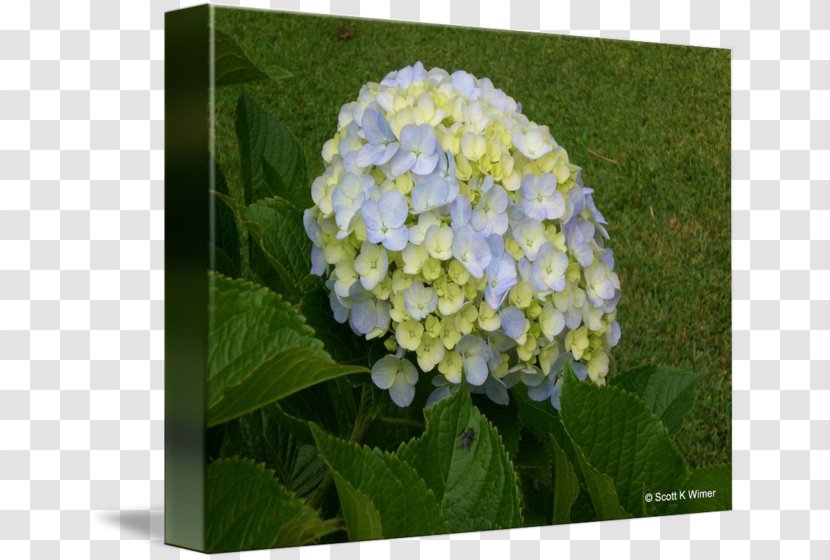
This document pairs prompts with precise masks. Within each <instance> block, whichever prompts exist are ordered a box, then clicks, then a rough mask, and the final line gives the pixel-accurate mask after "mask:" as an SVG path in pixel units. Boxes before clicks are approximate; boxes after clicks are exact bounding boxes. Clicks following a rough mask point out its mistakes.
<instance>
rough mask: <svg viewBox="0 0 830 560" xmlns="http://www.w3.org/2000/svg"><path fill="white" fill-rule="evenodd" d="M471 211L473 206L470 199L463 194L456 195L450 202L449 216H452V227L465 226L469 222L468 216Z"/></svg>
mask: <svg viewBox="0 0 830 560" xmlns="http://www.w3.org/2000/svg"><path fill="white" fill-rule="evenodd" d="M472 213H473V206H472V204H470V199H469V198H467V197H466V196H464V195H463V194H460V195H458V196H457V197H456V198H455V200H453V202H452V206H451V207H450V216H451V217H452V224H451V225H452V228H453V229H459V228H462V227H464V226H466V225H467V224H468V223H469V222H470V216H471V215H472Z"/></svg>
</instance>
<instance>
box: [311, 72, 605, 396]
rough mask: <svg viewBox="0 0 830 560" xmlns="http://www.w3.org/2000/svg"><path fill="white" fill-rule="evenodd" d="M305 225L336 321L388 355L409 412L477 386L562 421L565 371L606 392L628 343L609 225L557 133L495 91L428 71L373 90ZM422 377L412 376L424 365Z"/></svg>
mask: <svg viewBox="0 0 830 560" xmlns="http://www.w3.org/2000/svg"><path fill="white" fill-rule="evenodd" d="M322 156H323V159H324V161H325V164H326V167H325V171H324V172H323V174H322V175H321V176H320V177H317V178H316V179H315V180H314V182H313V184H312V187H311V190H312V198H313V200H314V207H313V208H310V209H308V210H306V211H305V215H304V224H305V229H306V232H307V234H308V236H309V238H310V239H311V240H312V242H313V249H312V254H311V262H312V272H313V273H315V274H318V275H321V276H323V277H324V278H326V285H327V287H328V288H329V290H330V301H331V309H332V312H333V313H334V317H335V319H336V320H337V321H339V322H341V323H345V322H348V323H349V325H350V326H351V328H352V330H353V331H354V332H355V333H356V334H358V335H360V336H364V337H365V338H366V339H374V338H379V337H383V338H384V339H385V342H384V343H385V346H386V348H387V349H388V351H389V352H390V354H389V355H388V356H386V357H384V358H382V359H380V360H378V361H377V362H376V363H375V365H374V367H373V368H372V379H373V381H374V382H375V384H376V385H377V386H378V387H380V388H382V389H388V390H389V392H390V395H391V398H392V400H393V401H394V402H395V403H396V404H398V405H399V406H407V405H409V404H410V403H411V402H412V399H413V397H414V394H415V385H416V383H417V382H418V378H419V372H420V374H425V373H427V372H433V373H434V375H433V379H432V384H433V385H434V387H435V389H434V391H433V393H432V395H431V396H430V401H434V400H436V399H439V398H441V397H443V396H446V395H449V394H450V393H451V392H453V391H455V390H457V389H458V387H459V386H460V385H461V382H462V377H464V378H466V381H467V385H468V387H471V388H472V390H474V391H481V392H484V393H486V394H487V395H488V396H489V397H490V398H491V399H493V400H494V401H496V402H499V403H502V404H506V403H507V401H508V392H507V389H508V388H510V387H512V386H513V385H516V384H518V383H522V384H524V385H526V386H527V387H528V394H529V395H530V397H531V398H533V399H535V400H540V401H541V400H550V402H551V403H552V404H553V406H555V407H558V403H559V393H560V387H561V382H562V377H563V371H564V369H565V364H566V363H568V362H570V363H571V364H572V367H573V370H574V371H575V372H576V374H577V376H578V377H580V378H581V379H586V378H588V379H590V380H591V381H593V382H594V383H597V384H603V383H604V382H605V375H606V373H607V372H608V364H609V350H610V349H611V348H612V347H613V346H615V345H616V344H617V342H618V341H619V338H620V328H619V325H618V324H617V321H616V306H617V301H618V299H619V294H620V282H619V278H618V277H617V274H616V273H615V272H614V257H613V254H612V252H611V249H609V248H607V247H605V240H607V239H608V232H607V231H606V229H605V228H604V227H603V226H604V225H605V224H606V223H607V222H606V221H605V219H604V218H603V216H602V214H601V213H600V211H599V210H598V209H597V207H596V205H595V204H594V200H593V198H592V193H593V191H592V189H590V188H587V187H585V186H584V185H583V182H582V179H581V177H580V168H579V167H577V166H575V165H573V164H571V163H570V161H569V160H568V154H567V152H566V151H565V150H564V149H562V148H561V147H560V146H559V145H558V144H557V143H556V141H555V140H554V138H553V136H551V134H550V132H549V130H548V128H547V127H546V126H541V125H538V124H536V123H534V122H532V121H530V120H528V118H527V117H526V116H525V115H523V114H522V112H521V106H520V105H519V104H518V103H516V101H514V100H513V99H512V98H511V97H509V96H508V95H506V94H505V93H504V92H503V91H501V90H499V89H496V88H495V87H493V84H492V82H491V81H490V80H489V79H486V78H483V79H476V78H475V76H473V75H471V74H469V73H467V72H464V71H457V72H454V73H453V74H449V73H447V72H446V71H444V70H441V69H439V68H433V69H432V70H429V71H427V70H426V69H425V68H424V66H423V65H422V64H421V63H420V62H418V63H417V64H415V65H414V66H408V67H406V68H403V69H401V70H398V71H393V72H390V73H389V74H388V75H387V76H386V77H385V78H384V79H383V80H382V81H381V82H380V83H368V84H366V85H364V86H363V88H362V89H361V90H360V95H359V96H358V99H357V100H356V101H353V102H351V103H347V104H346V105H344V106H343V107H342V109H341V110H340V116H339V122H338V127H337V132H336V134H335V135H334V137H333V138H331V139H330V140H328V141H327V142H326V143H325V145H324V146H323V150H322ZM413 361H415V362H416V363H417V365H418V367H417V368H416V367H415V365H414V364H413Z"/></svg>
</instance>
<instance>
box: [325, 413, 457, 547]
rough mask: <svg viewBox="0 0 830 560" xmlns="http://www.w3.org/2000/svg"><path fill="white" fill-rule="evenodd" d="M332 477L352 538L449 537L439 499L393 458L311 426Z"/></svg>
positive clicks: (411, 470)
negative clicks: (443, 534)
mask: <svg viewBox="0 0 830 560" xmlns="http://www.w3.org/2000/svg"><path fill="white" fill-rule="evenodd" d="M311 432H312V434H313V435H314V439H315V440H316V441H317V449H318V450H319V451H320V455H321V456H322V457H323V459H324V460H325V461H326V463H327V464H328V466H329V468H330V469H331V471H332V474H333V475H334V482H335V485H336V486H337V494H338V495H339V496H340V503H341V506H342V508H343V515H344V518H345V520H346V528H347V530H348V531H349V537H351V538H356V537H355V536H354V535H356V536H357V537H361V538H363V537H365V538H381V537H382V538H396V537H408V536H413V535H434V534H440V533H446V532H447V525H446V523H445V522H444V519H443V516H442V515H441V510H440V508H439V507H438V502H437V501H436V499H435V495H434V494H433V493H432V491H431V490H430V489H429V488H427V485H426V484H425V483H424V481H423V480H422V479H421V478H420V477H419V476H418V473H416V472H415V470H414V469H413V468H412V467H410V466H409V465H407V464H406V463H404V462H403V461H401V460H400V459H398V458H397V457H395V456H394V455H392V454H390V453H385V452H381V451H380V450H378V449H369V448H368V447H362V446H359V445H355V444H353V443H349V442H347V441H345V440H341V439H338V438H335V437H333V436H331V435H329V434H327V433H326V432H325V431H323V430H322V429H320V428H319V427H317V426H315V425H313V424H312V426H311Z"/></svg>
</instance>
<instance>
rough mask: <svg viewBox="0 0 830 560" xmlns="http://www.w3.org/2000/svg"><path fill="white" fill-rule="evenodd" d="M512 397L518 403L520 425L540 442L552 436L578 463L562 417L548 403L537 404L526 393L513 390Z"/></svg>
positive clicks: (572, 459) (572, 460)
mask: <svg viewBox="0 0 830 560" xmlns="http://www.w3.org/2000/svg"><path fill="white" fill-rule="evenodd" d="M511 397H513V400H515V401H516V405H517V407H518V410H519V423H520V424H521V425H522V427H523V428H524V429H526V430H527V431H529V432H530V433H531V434H533V435H534V436H535V437H536V439H538V440H539V441H543V442H544V441H548V437H550V435H551V434H553V436H554V437H555V438H556V441H557V443H558V444H559V445H560V446H561V447H562V450H563V451H565V454H566V455H567V456H568V459H570V460H571V462H574V461H576V459H575V458H574V456H573V446H572V445H571V439H570V437H569V436H568V434H567V433H566V432H565V428H564V426H563V425H562V416H561V415H560V414H559V412H558V411H557V410H556V409H555V408H553V407H552V406H551V404H550V402H548V401H544V402H537V401H533V400H531V399H530V397H528V396H527V392H526V391H519V390H513V391H512V392H511Z"/></svg>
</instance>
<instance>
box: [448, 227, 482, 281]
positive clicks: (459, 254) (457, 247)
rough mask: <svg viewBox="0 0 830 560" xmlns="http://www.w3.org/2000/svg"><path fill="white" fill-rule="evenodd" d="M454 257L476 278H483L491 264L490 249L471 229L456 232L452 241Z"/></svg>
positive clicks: (466, 228) (465, 228)
mask: <svg viewBox="0 0 830 560" xmlns="http://www.w3.org/2000/svg"><path fill="white" fill-rule="evenodd" d="M452 255H453V257H455V258H456V260H458V261H459V262H460V263H461V264H463V265H464V268H466V269H467V272H469V273H470V274H471V275H472V276H473V277H474V278H481V277H482V276H483V275H484V270H485V269H486V268H487V266H488V265H489V264H490V259H491V256H490V247H488V246H487V242H486V241H485V240H483V239H481V238H480V237H478V236H477V235H475V234H474V233H473V231H472V230H471V229H470V228H469V227H463V228H461V229H459V230H456V232H455V235H454V236H453V240H452Z"/></svg>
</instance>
